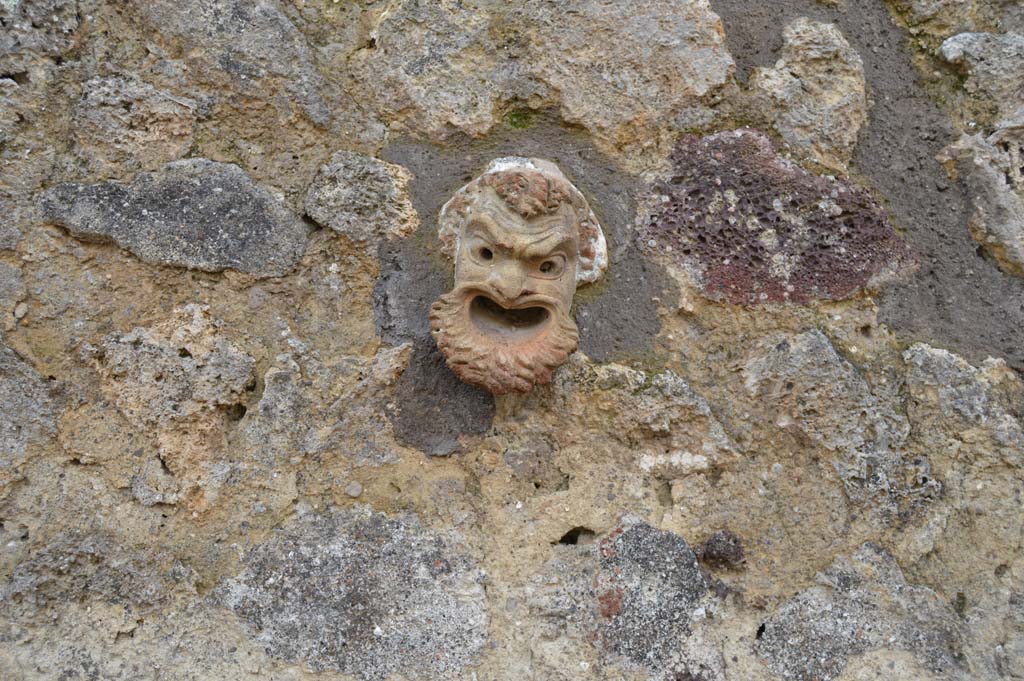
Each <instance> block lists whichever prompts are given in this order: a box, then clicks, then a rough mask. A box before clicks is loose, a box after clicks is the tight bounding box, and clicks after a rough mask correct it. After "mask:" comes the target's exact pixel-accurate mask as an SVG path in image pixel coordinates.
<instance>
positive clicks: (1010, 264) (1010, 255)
mask: <svg viewBox="0 0 1024 681" xmlns="http://www.w3.org/2000/svg"><path fill="white" fill-rule="evenodd" d="M940 158H942V159H944V160H949V161H951V162H953V163H954V167H953V168H952V169H953V170H954V171H955V172H956V174H959V175H962V177H963V179H964V181H965V182H966V183H967V186H968V187H969V188H970V193H971V201H972V202H973V204H974V213H973V214H972V215H971V217H970V220H969V221H968V223H967V228H968V230H970V233H971V236H972V237H974V240H975V241H977V242H978V243H979V244H980V245H981V247H982V248H983V249H985V252H986V253H988V254H989V255H990V256H991V257H992V258H994V259H995V261H996V263H997V264H998V265H999V267H1000V268H1001V269H1002V270H1003V271H1005V272H1007V273H1009V274H1014V275H1017V276H1022V277H1024V98H1022V100H1021V108H1020V110H1019V111H1018V112H1017V113H1016V115H1015V116H1013V117H1011V118H1010V119H1008V120H1006V121H1003V122H1002V123H1001V124H1000V126H999V128H998V129H997V130H996V131H995V132H994V133H992V134H991V135H988V136H985V135H981V134H978V135H964V136H963V137H961V139H960V140H959V141H958V142H956V143H955V144H953V145H950V146H949V147H947V148H946V149H945V150H944V151H943V154H942V156H941V157H940Z"/></svg>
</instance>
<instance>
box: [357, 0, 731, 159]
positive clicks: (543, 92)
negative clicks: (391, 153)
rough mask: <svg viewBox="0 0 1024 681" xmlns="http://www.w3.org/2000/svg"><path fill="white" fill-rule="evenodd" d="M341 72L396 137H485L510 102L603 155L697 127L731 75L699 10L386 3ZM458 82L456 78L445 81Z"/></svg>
mask: <svg viewBox="0 0 1024 681" xmlns="http://www.w3.org/2000/svg"><path fill="white" fill-rule="evenodd" d="M371 36H372V40H373V41H374V46H375V47H374V49H372V50H361V51H359V52H357V53H356V54H355V56H354V58H353V60H352V61H351V62H350V64H351V66H352V68H353V71H354V75H355V78H356V83H357V85H358V87H359V88H360V90H361V91H363V92H365V93H367V94H369V95H370V97H371V98H372V99H373V100H374V101H375V102H376V106H377V107H378V108H379V109H383V110H384V111H386V112H387V114H385V115H388V114H390V115H391V116H395V114H398V115H397V118H398V119H399V120H400V121H401V122H402V123H403V124H404V126H406V127H407V128H408V129H410V130H412V131H414V132H417V133H420V134H426V135H429V136H432V137H437V138H440V137H443V136H445V135H446V134H448V133H449V132H450V130H449V126H452V127H454V128H457V129H459V130H462V131H464V132H466V133H468V134H470V135H474V136H479V135H482V134H484V133H486V132H488V131H489V130H490V129H491V128H492V127H493V126H494V125H495V123H497V120H498V118H497V117H496V116H495V113H496V112H500V111H501V110H502V109H505V108H507V107H509V106H516V105H518V103H520V102H527V103H528V104H529V105H530V107H531V108H543V107H555V108H559V109H560V110H561V112H562V115H563V117H564V118H565V119H566V120H567V121H569V122H572V123H576V124H579V125H582V126H584V127H585V128H587V129H588V130H590V131H591V132H592V133H593V134H594V135H595V136H597V137H598V138H599V139H600V140H602V141H603V142H604V143H605V144H607V145H609V146H611V147H616V148H623V147H632V148H633V150H634V151H637V150H643V149H644V148H645V147H649V146H651V145H654V144H657V143H658V142H659V141H660V136H661V135H662V133H663V131H662V130H660V129H659V128H660V126H661V125H662V123H663V122H665V121H673V122H674V119H677V118H678V119H680V124H682V125H685V124H687V123H688V122H689V121H690V119H696V120H698V121H704V120H706V119H707V118H708V117H709V116H710V115H711V114H710V112H709V110H708V108H707V106H708V105H709V104H710V103H711V102H712V101H713V100H714V99H715V97H716V96H717V95H718V94H719V91H720V90H722V88H723V87H724V86H725V84H726V83H727V81H728V79H729V76H730V74H731V72H732V65H733V64H732V58H731V57H730V56H729V54H728V52H727V51H726V50H725V49H724V46H723V43H724V41H723V36H722V29H721V25H720V23H719V21H718V17H717V16H716V15H715V14H714V13H713V12H712V11H711V9H710V7H709V5H708V3H707V2H706V0H638V1H636V2H631V3H629V4H628V5H620V4H618V3H609V2H601V1H597V0H588V1H587V2H579V3H575V4H574V6H573V11H571V12H566V11H565V7H564V5H563V4H561V3H558V2H552V1H550V0H543V1H541V2H532V3H527V4H525V5H523V6H521V7H509V6H507V4H505V3H494V2H485V3H478V4H476V5H468V4H464V3H427V4H424V3H419V2H414V1H411V0H407V1H403V2H399V3H395V5H394V6H393V7H392V8H389V11H387V12H383V13H381V15H380V21H379V23H378V24H377V25H376V26H374V28H373V30H372V31H371ZM454 74H458V77H453V75H454Z"/></svg>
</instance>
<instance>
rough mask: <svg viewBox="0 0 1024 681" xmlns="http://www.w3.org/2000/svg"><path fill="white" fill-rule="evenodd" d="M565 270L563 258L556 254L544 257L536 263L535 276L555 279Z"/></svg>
mask: <svg viewBox="0 0 1024 681" xmlns="http://www.w3.org/2000/svg"><path fill="white" fill-rule="evenodd" d="M564 270H565V258H564V257H562V256H560V255H558V256H552V257H550V258H546V259H544V260H541V261H540V264H538V265H537V276H539V277H543V278H545V279H555V278H557V277H560V276H562V272H563V271H564Z"/></svg>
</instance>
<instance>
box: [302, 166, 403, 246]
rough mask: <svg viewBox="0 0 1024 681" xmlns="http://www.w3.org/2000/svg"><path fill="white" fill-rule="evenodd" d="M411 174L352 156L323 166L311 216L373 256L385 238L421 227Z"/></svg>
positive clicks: (310, 201) (313, 188)
mask: <svg viewBox="0 0 1024 681" xmlns="http://www.w3.org/2000/svg"><path fill="white" fill-rule="evenodd" d="M409 179H410V176H409V171H407V170H406V169H405V168H403V167H401V166H398V165H395V164H393V163H386V162H384V161H380V160H378V159H375V158H372V157H370V156H364V155H363V154H357V153H355V152H351V151H339V152H336V153H335V154H334V155H333V156H331V160H330V161H329V162H328V163H325V164H324V165H322V166H320V170H319V171H318V172H317V175H316V179H314V180H313V184H312V185H310V187H309V191H308V192H307V194H306V214H307V215H309V217H311V218H312V219H313V220H315V221H316V222H317V224H320V225H323V226H324V227H329V228H330V229H333V230H334V231H335V232H338V233H339V234H344V235H345V236H347V237H349V238H350V239H352V240H353V241H355V242H357V243H359V244H363V245H365V246H366V247H367V248H370V249H371V250H373V251H374V252H375V251H376V247H377V245H378V242H379V241H380V240H382V239H387V240H391V239H399V238H402V237H406V236H409V235H410V234H411V233H412V232H413V231H415V230H416V228H417V227H418V226H419V224H420V220H419V215H418V214H417V213H416V209H415V208H413V206H412V202H411V201H410V199H409V191H408V185H409Z"/></svg>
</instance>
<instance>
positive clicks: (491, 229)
mask: <svg viewBox="0 0 1024 681" xmlns="http://www.w3.org/2000/svg"><path fill="white" fill-rule="evenodd" d="M466 229H467V230H468V231H470V232H478V233H482V236H484V237H485V238H486V239H487V240H488V241H490V242H491V244H492V245H494V246H500V247H501V248H512V244H509V243H506V242H504V241H502V240H501V239H499V238H498V225H497V223H496V222H494V220H493V219H491V218H490V216H488V215H475V216H473V218H472V219H471V220H470V221H469V223H468V224H467V225H466Z"/></svg>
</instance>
